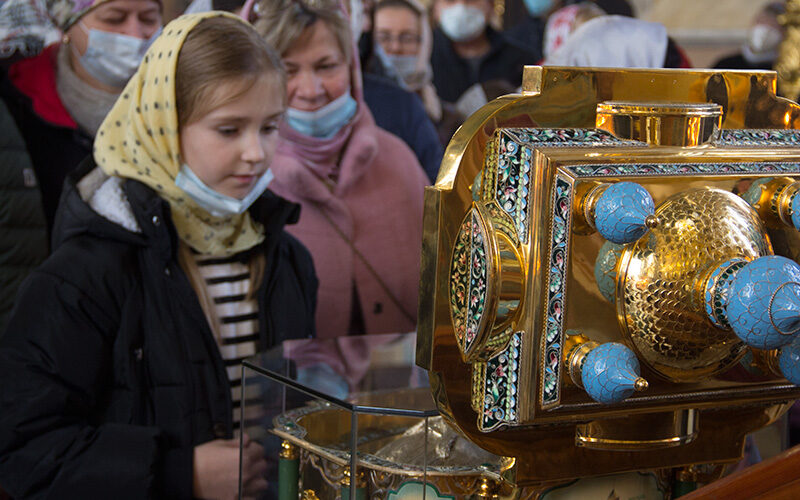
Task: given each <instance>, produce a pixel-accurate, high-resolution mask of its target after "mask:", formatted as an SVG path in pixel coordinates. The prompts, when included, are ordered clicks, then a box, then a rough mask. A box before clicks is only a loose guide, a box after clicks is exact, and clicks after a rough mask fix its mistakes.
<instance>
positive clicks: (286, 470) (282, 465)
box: [278, 458, 300, 500]
mask: <svg viewBox="0 0 800 500" xmlns="http://www.w3.org/2000/svg"><path fill="white" fill-rule="evenodd" d="M299 473H300V459H297V458H295V459H294V460H289V459H286V458H281V459H280V460H278V500H297V498H298V494H299V492H300V491H299V488H300V485H299V483H298V480H299Z"/></svg>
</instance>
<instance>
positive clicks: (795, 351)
mask: <svg viewBox="0 0 800 500" xmlns="http://www.w3.org/2000/svg"><path fill="white" fill-rule="evenodd" d="M778 367H780V369H781V373H782V374H783V376H784V377H786V380H788V381H789V382H791V383H793V384H794V385H800V339H798V338H795V339H794V340H793V341H792V342H791V343H789V344H788V345H785V346H783V347H782V348H781V352H780V354H779V355H778Z"/></svg>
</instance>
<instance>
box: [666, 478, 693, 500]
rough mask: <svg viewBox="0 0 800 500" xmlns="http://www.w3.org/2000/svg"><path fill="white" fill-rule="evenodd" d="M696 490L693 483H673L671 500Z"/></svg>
mask: <svg viewBox="0 0 800 500" xmlns="http://www.w3.org/2000/svg"><path fill="white" fill-rule="evenodd" d="M696 489H697V483H695V482H693V481H675V482H674V483H672V498H678V497H682V496H683V495H688V494H689V493H691V492H693V491H694V490H696Z"/></svg>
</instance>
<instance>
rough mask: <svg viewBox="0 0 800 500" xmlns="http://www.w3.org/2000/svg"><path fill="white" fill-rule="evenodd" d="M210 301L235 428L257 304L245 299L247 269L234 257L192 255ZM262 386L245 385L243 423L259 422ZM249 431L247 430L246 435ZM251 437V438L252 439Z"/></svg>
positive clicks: (253, 344)
mask: <svg viewBox="0 0 800 500" xmlns="http://www.w3.org/2000/svg"><path fill="white" fill-rule="evenodd" d="M195 258H196V261H197V266H198V269H199V270H200V275H201V276H202V277H203V280H204V281H205V284H206V287H207V292H208V296H209V298H210V299H211V300H212V301H213V303H214V308H215V311H214V312H215V313H216V316H217V318H218V319H219V325H220V331H219V332H218V335H217V344H218V345H219V351H220V354H222V359H223V360H224V361H225V368H226V370H227V372H228V380H230V383H231V399H232V401H233V422H234V428H238V426H239V416H240V407H241V386H242V380H241V377H242V368H241V363H242V361H244V360H245V359H247V358H249V357H251V356H253V355H255V354H256V350H257V346H258V335H259V331H258V327H259V326H258V303H257V302H256V300H255V299H254V298H248V295H249V293H250V285H251V284H250V269H249V267H248V266H247V264H245V263H242V262H241V261H240V260H238V258H237V257H235V256H234V257H223V258H217V257H208V256H201V255H196V256H195ZM260 389H261V387H260V386H259V385H258V384H255V383H248V384H247V387H246V390H245V413H246V415H245V421H246V422H248V426H249V423H250V422H251V421H255V420H256V419H258V417H259V416H260V413H261V411H260V410H261V408H260V406H261V398H260V396H261V394H260ZM250 433H251V431H250V429H248V434H250ZM251 437H253V436H251Z"/></svg>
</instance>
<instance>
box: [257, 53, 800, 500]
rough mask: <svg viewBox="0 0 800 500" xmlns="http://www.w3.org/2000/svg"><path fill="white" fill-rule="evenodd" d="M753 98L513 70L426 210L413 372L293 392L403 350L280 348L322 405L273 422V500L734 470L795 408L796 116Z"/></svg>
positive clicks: (531, 488)
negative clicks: (278, 442) (505, 91)
mask: <svg viewBox="0 0 800 500" xmlns="http://www.w3.org/2000/svg"><path fill="white" fill-rule="evenodd" d="M775 85H776V75H775V73H772V72H743V71H724V72H718V71H711V70H612V69H590V68H558V67H544V68H542V67H533V66H531V67H527V68H526V69H525V75H524V83H523V87H522V93H521V94H514V95H508V96H504V97H501V98H499V99H496V100H495V101H493V102H491V103H489V104H487V105H485V106H484V107H483V108H481V109H480V110H479V111H478V112H476V113H475V114H474V115H473V116H471V117H470V118H469V119H468V120H467V121H466V123H465V124H464V125H463V126H462V127H461V128H460V129H459V130H458V132H456V134H455V136H454V137H453V139H452V140H451V142H450V144H449V146H448V148H447V150H446V152H445V158H444V161H443V163H442V168H441V170H440V173H439V178H438V180H437V182H436V184H435V185H434V186H432V187H430V188H427V190H426V193H425V195H426V196H425V220H424V239H423V252H422V272H421V283H420V308H419V324H418V331H417V336H416V340H413V339H410V338H409V339H410V342H411V343H410V344H409V345H410V346H411V348H410V349H409V356H408V357H409V358H412V357H413V346H414V345H416V364H417V365H419V366H416V367H414V366H413V365H410V366H412V368H413V369H412V370H411V371H410V372H406V371H398V368H397V367H393V368H391V370H389V371H388V372H385V373H389V374H390V375H388V376H385V377H384V379H387V380H390V381H392V382H394V383H396V384H395V385H393V386H392V388H386V387H384V389H383V390H375V387H377V386H372V388H371V389H370V387H367V386H366V385H364V384H363V380H364V379H365V376H364V373H366V372H363V371H362V372H360V373H359V375H358V376H355V375H354V373H353V371H352V369H350V370H344V369H338V368H336V366H338V365H337V364H336V363H333V364H330V363H329V364H328V365H325V366H324V368H325V370H322V371H320V373H321V374H322V375H321V376H320V377H319V378H320V379H321V380H322V382H323V383H322V386H318V387H317V389H314V386H313V385H308V384H306V385H304V384H303V383H301V380H302V379H304V378H308V377H305V376H302V377H301V376H300V375H301V374H302V373H303V370H306V371H308V370H309V368H303V367H304V366H305V364H304V362H302V359H305V358H309V359H328V358H332V357H333V358H336V359H339V361H341V362H340V363H339V364H340V365H341V366H347V365H348V364H350V362H352V361H353V360H356V359H358V360H361V359H367V356H366V355H364V354H363V353H371V356H372V357H373V358H375V357H377V358H381V359H389V357H388V355H386V354H385V353H384V354H380V353H381V352H382V351H384V350H386V349H387V348H389V347H391V348H392V349H396V347H397V346H400V345H405V344H404V342H406V338H407V337H405V336H401V337H400V338H399V340H398V339H393V338H381V336H374V337H353V338H343V339H337V344H336V345H335V346H327V347H326V346H325V345H317V344H315V343H314V342H313V341H303V342H301V343H300V344H298V345H297V346H295V347H292V348H290V347H289V346H286V345H284V346H283V352H282V353H281V354H280V356H279V358H280V359H281V360H282V361H281V362H287V361H286V360H287V359H288V360H290V362H287V363H289V364H294V365H296V366H297V370H296V371H297V377H296V380H294V382H291V381H289V382H287V384H289V385H292V384H293V385H294V387H295V388H299V389H300V391H301V392H304V393H305V394H308V395H311V396H314V397H317V398H319V399H320V401H317V402H315V403H307V404H306V403H305V400H304V399H301V400H300V405H301V406H299V407H298V408H295V409H292V410H290V411H286V409H287V408H289V407H288V406H287V404H286V403H285V402H284V403H281V404H280V405H277V406H278V407H280V408H281V409H282V410H281V411H283V413H281V414H280V415H279V416H278V417H277V418H275V419H274V420H273V424H274V428H273V430H272V432H273V433H274V434H275V435H277V436H278V437H279V438H280V439H282V440H284V442H283V445H284V449H283V452H282V454H281V467H282V468H281V479H280V485H281V488H282V493H281V496H280V498H282V499H289V498H292V499H296V498H298V497H302V498H309V499H312V498H325V499H327V498H369V499H384V498H388V499H390V500H408V499H411V498H413V499H417V498H423V497H425V498H447V499H472V498H476V499H477V498H496V499H540V500H541V499H546V500H551V499H556V498H589V497H590V496H586V495H583V494H582V493H579V492H578V491H577V490H572V489H570V488H574V487H575V485H576V484H577V483H573V481H574V480H575V479H579V478H580V479H581V481H580V482H583V484H584V485H587V482H586V479H585V478H594V479H590V480H589V481H599V482H596V483H594V484H595V486H596V488H595V493H596V492H597V491H604V492H606V493H605V494H604V495H605V496H603V497H602V498H606V497H608V498H613V497H618V496H620V495H622V497H629V496H632V497H636V498H660V497H663V496H664V495H669V494H670V490H671V494H673V495H677V494H678V493H680V492H679V491H678V490H679V489H680V488H683V487H685V486H687V485H689V488H691V486H692V483H696V482H701V483H702V482H708V481H710V480H713V479H715V478H716V477H718V475H719V472H720V469H721V467H720V466H719V465H718V464H726V463H734V462H736V461H738V460H740V459H741V457H742V454H743V448H744V442H745V438H746V436H747V435H748V434H750V433H752V432H754V431H755V430H757V429H760V428H762V427H764V426H766V425H769V424H770V423H772V422H774V421H775V420H776V419H778V418H779V417H780V416H781V415H782V414H783V413H784V412H785V411H786V410H787V408H788V407H789V406H790V405H791V403H792V402H793V401H794V400H795V399H796V398H798V397H800V388H798V386H797V384H799V383H800V340H798V339H797V336H798V332H800V266H798V265H797V263H796V260H797V257H798V254H800V231H798V228H800V196H798V193H800V130H796V129H800V106H798V105H797V104H796V103H794V102H791V101H789V100H786V99H782V98H779V97H776V95H775ZM304 342H308V344H306V343H304ZM361 343H364V344H365V345H364V346H361V345H360V344H361ZM323 344H324V343H323ZM367 344H369V345H367ZM401 350H402V349H401ZM350 352H357V353H362V355H358V356H351V355H349V354H346V353H350ZM320 353H328V354H326V355H325V356H322V355H321V354H320ZM330 353H335V356H333V355H331V354H330ZM369 363H370V364H372V361H370V362H369ZM262 365H263V366H267V365H268V363H262ZM281 366H283V365H281ZM287 366H288V365H287ZM313 366H317V368H315V369H317V370H321V368H320V367H319V366H318V365H312V367H313ZM419 367H422V368H424V369H425V370H427V379H425V377H424V375H425V372H424V371H423V370H421V369H420V368H419ZM364 369H365V370H366V368H364ZM414 370H417V371H418V372H419V374H422V375H421V376H419V374H416V375H415V373H414ZM256 371H258V370H256ZM268 372H269V370H265V371H263V373H264V374H268ZM290 372H291V370H289V372H286V373H290ZM373 372H375V370H373ZM275 373H278V372H275ZM271 377H272V378H273V379H276V380H281V377H283V378H284V379H285V380H289V379H290V378H291V377H290V375H288V374H287V375H283V376H271ZM367 378H369V377H367ZM357 379H358V380H362V382H361V383H356V382H355V381H356V380H357ZM414 381H416V382H414ZM428 381H429V383H430V391H428V389H427V383H428ZM415 383H416V384H417V385H414V384H415ZM359 384H360V385H359ZM243 385H245V386H247V385H248V384H243ZM323 386H328V389H325V390H323V389H322V388H320V387H323ZM308 387H311V389H308ZM331 387H332V388H331ZM325 391H327V393H326V394H328V395H329V396H326V397H322V396H323V393H324V392H325ZM264 393H265V394H273V393H277V391H272V390H269V391H264ZM330 394H338V395H336V396H330ZM431 394H432V396H433V401H431V397H430V396H431ZM243 399H244V397H243ZM323 400H324V401H323ZM391 408H393V410H391V411H389V410H388V409H391ZM398 409H399V410H398ZM245 413H246V412H243V415H244V414H245ZM465 438H466V439H465ZM348 450H349V451H348ZM356 450H357V452H356ZM353 470H356V471H357V472H356V473H355V474H352V471H353ZM640 472H641V473H642V474H640ZM351 476H352V477H353V478H354V479H355V481H354V487H353V488H351ZM624 477H627V478H628V479H631V478H632V480H631V481H632V482H631V481H628V482H627V484H626V485H625V486H624V488H625V491H627V492H633V493H625V494H623V493H622V489H621V486H620V485H621V484H622V482H621V481H622V480H621V479H619V478H624ZM606 480H608V482H607V483H603V481H606ZM625 481H627V480H625ZM637 481H639V482H638V483H637ZM565 485H567V486H565ZM689 488H687V489H689ZM609 491H610V492H611V493H612V494H609V493H608V492H609ZM684 491H685V490H684ZM645 492H646V494H645ZM595 493H593V495H595ZM570 495H571V496H570ZM637 495H639V496H637ZM594 497H596V495H595V496H592V498H594Z"/></svg>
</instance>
